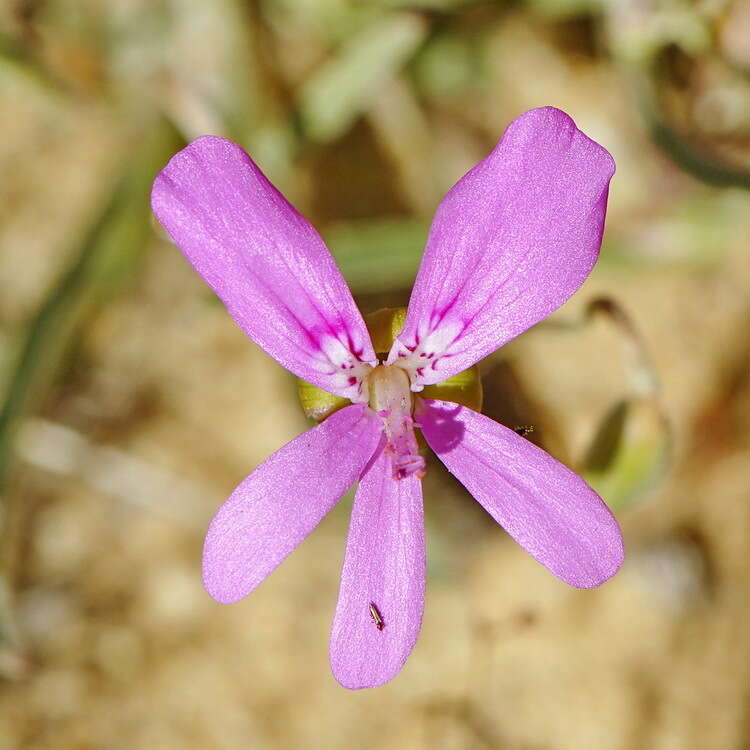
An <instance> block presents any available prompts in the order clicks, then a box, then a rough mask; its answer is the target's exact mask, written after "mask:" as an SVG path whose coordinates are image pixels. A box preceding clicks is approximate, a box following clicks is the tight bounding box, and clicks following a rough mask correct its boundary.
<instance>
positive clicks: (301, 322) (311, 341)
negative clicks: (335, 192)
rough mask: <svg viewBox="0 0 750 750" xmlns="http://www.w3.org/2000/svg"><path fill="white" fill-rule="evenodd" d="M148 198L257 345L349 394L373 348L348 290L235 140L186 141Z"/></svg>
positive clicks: (315, 238)
mask: <svg viewBox="0 0 750 750" xmlns="http://www.w3.org/2000/svg"><path fill="white" fill-rule="evenodd" d="M151 205H152V208H153V211H154V213H155V214H156V217H157V218H158V219H159V221H160V222H161V224H162V225H163V226H164V228H165V229H166V231H167V233H168V234H169V236H170V237H171V238H172V240H173V241H174V242H175V243H176V244H177V245H178V246H179V248H180V249H181V250H182V252H183V253H184V254H185V256H186V257H187V259H188V260H189V261H190V262H191V263H192V264H193V266H194V267H195V269H196V270H197V271H198V273H200V275H201V276H202V277H203V278H204V279H205V280H206V282H207V283H208V284H209V285H210V286H211V287H212V288H213V290H214V291H215V292H216V294H217V295H218V296H219V297H220V298H221V300H222V301H223V302H224V304H225V305H226V306H227V309H228V310H229V312H230V313H231V315H232V317H233V318H234V319H235V320H236V321H237V323H238V325H239V326H240V327H241V328H242V330H243V331H244V332H245V333H246V334H247V335H248V336H249V337H250V338H251V339H252V340H253V341H255V343H256V344H258V346H261V347H262V348H263V349H265V350H266V352H268V353H269V354H270V355H271V356H272V357H274V358H275V359H277V360H278V361H279V362H280V363H281V364H282V365H284V367H286V368H287V369H289V370H291V371H292V372H293V373H294V374H295V375H298V376H299V377H301V378H303V379H305V380H307V381H309V382H311V383H314V384H315V385H317V386H319V387H321V388H323V389H324V390H327V391H330V392H331V393H335V394H337V395H339V396H345V397H347V398H354V399H355V400H357V397H358V394H359V386H360V382H361V378H362V376H363V374H365V373H366V371H367V370H368V369H369V365H365V364H363V363H365V362H369V363H372V362H373V361H374V360H375V354H374V352H373V350H372V344H371V343H370V337H369V334H368V333H367V329H366V327H365V324H364V321H363V320H362V316H361V315H360V313H359V310H357V307H356V305H355V304H354V300H353V299H352V295H351V292H350V291H349V288H348V287H347V285H346V282H345V281H344V279H343V277H342V276H341V273H340V272H339V270H338V268H337V267H336V263H335V262H334V260H333V258H332V257H331V254H330V253H329V252H328V249H327V248H326V246H325V244H324V243H323V240H322V239H321V238H320V236H319V235H318V233H317V232H316V231H315V229H313V227H312V226H311V225H310V224H309V223H308V222H307V221H306V220H305V219H304V218H303V217H302V216H300V214H299V213H297V211H296V210H295V209H294V208H293V207H292V206H291V205H290V204H289V203H288V202H287V200H286V199H285V198H284V196H283V195H281V193H279V191H278V190H276V188H275V187H274V186H273V185H272V184H271V183H270V182H269V181H268V179H266V177H265V175H264V174H263V173H262V172H261V171H260V169H259V168H258V166H257V165H256V164H255V163H254V162H253V160H252V159H251V158H250V157H249V156H248V155H247V154H246V153H245V152H244V151H243V150H242V149H241V148H240V147H239V146H238V145H237V144H236V143H233V142H232V141H229V140H226V139H225V138H218V137H216V136H203V137H202V138H198V139H197V140H195V141H193V142H192V143H191V144H190V145H188V146H187V147H186V148H184V149H183V150H182V151H180V152H179V153H177V154H176V155H175V156H173V157H172V159H170V161H169V163H168V164H167V166H166V167H165V168H164V169H163V170H162V171H161V172H160V173H159V175H158V176H157V178H156V180H155V181H154V186H153V190H152V193H151Z"/></svg>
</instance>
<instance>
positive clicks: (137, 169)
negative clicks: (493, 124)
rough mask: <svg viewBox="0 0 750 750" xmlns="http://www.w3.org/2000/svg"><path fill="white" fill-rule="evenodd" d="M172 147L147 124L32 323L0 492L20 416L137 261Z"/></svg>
mask: <svg viewBox="0 0 750 750" xmlns="http://www.w3.org/2000/svg"><path fill="white" fill-rule="evenodd" d="M174 147H175V135H174V133H173V131H172V129H171V128H170V127H168V126H167V125H165V124H164V123H159V124H158V125H157V126H156V127H153V126H152V129H151V134H150V136H149V138H148V140H147V141H146V142H145V144H144V145H143V146H142V148H141V149H140V150H139V151H138V152H137V153H136V154H135V155H134V156H133V158H131V159H129V160H128V161H127V163H126V164H125V166H124V168H123V172H122V174H121V177H120V179H119V180H118V182H117V185H116V187H115V188H114V190H113V192H112V195H111V197H110V198H109V200H108V201H107V203H106V204H105V205H104V207H103V209H102V211H101V212H100V213H99V215H98V217H97V218H96V220H95V221H94V222H93V224H92V225H91V227H90V228H89V230H88V232H87V233H86V235H85V236H84V238H83V239H82V241H81V245H80V250H79V252H78V254H77V256H76V259H75V260H74V261H73V263H72V264H71V266H70V267H69V268H68V269H67V271H66V272H65V273H64V275H63V276H62V278H61V279H60V281H59V282H58V284H57V286H56V287H55V288H54V289H53V290H52V292H51V293H50V295H49V296H48V297H47V299H46V300H45V301H44V302H43V304H42V306H41V307H40V309H39V310H38V312H37V313H36V315H35V316H34V318H33V320H32V321H31V323H30V325H29V329H28V333H27V335H26V338H25V341H24V343H23V345H22V347H21V350H20V354H19V357H18V361H17V363H16V365H15V368H14V369H13V370H12V371H11V375H10V378H9V380H8V384H7V390H6V394H5V399H4V403H3V406H2V409H1V410H0V491H1V490H2V489H3V487H4V486H5V483H6V482H7V478H8V470H9V466H10V463H11V459H12V446H13V440H14V437H15V434H16V432H17V429H18V427H19V424H20V422H21V420H22V418H23V417H24V416H26V415H27V414H30V413H33V412H34V411H35V410H36V409H37V408H38V407H39V405H40V404H41V402H42V401H43V399H44V395H45V393H46V392H47V390H48V388H49V386H50V385H51V384H52V383H53V382H54V379H55V377H56V375H57V373H58V371H59V368H60V365H61V363H62V361H63V359H64V355H65V353H66V351H67V350H68V348H69V346H70V344H71V342H72V340H73V338H74V335H75V333H76V331H77V330H78V328H79V326H80V324H81V323H82V322H83V321H84V320H85V319H86V318H87V317H88V316H89V315H90V314H91V312H92V311H93V310H94V308H95V305H96V304H97V303H99V302H100V301H102V300H103V299H105V298H106V297H107V295H108V294H111V293H112V292H113V291H114V290H115V289H116V288H117V287H118V286H119V285H120V284H121V283H122V282H123V280H124V279H125V278H127V277H128V276H129V274H130V272H131V271H132V270H133V268H134V266H135V264H136V262H137V260H138V258H139V257H140V254H141V251H142V250H143V248H144V246H145V243H146V239H147V236H148V233H149V231H150V227H149V216H150V207H149V201H148V195H149V189H150V184H151V181H152V180H153V177H154V174H156V172H157V171H158V169H159V168H160V167H161V166H162V165H163V163H164V161H165V160H166V159H167V157H168V156H169V154H171V153H172V152H173V150H174Z"/></svg>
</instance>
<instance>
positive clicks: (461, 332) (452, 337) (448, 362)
mask: <svg viewBox="0 0 750 750" xmlns="http://www.w3.org/2000/svg"><path fill="white" fill-rule="evenodd" d="M614 169H615V167H614V162H613V161H612V157H611V156H610V155H609V153H608V152H607V151H606V150H605V149H604V148H602V147H601V146H600V145H599V144H597V143H595V142H594V141H592V140H590V139H589V138H587V137H586V136H585V135H584V134H583V133H582V132H581V131H580V130H578V129H577V128H576V126H575V123H574V122H573V120H571V119H570V117H568V115H566V114H565V113H564V112H561V111H560V110H558V109H554V108H553V107H544V108H542V109H534V110H531V111H530V112H527V113H526V114H524V115H521V116H520V117H519V118H518V119H516V120H515V121H514V122H512V123H511V124H510V125H509V126H508V129H507V130H506V131H505V135H504V136H503V137H502V139H501V140H500V142H499V143H498V145H497V146H496V147H495V149H494V150H493V151H492V153H491V154H490V155H489V156H488V157H487V158H486V159H485V160H484V161H482V162H480V163H479V164H478V165H477V166H476V167H474V168H473V169H472V170H471V171H470V172H468V174H466V175H465V176H464V177H463V178H462V179H461V180H460V181H459V182H458V183H457V184H456V185H455V186H454V187H453V188H452V189H451V191H450V192H449V193H448V194H447V195H446V196H445V198H444V199H443V201H442V202H441V204H440V206H439V207H438V210H437V212H436V214H435V218H434V220H433V223H432V228H431V230H430V235H429V238H428V240H427V249H426V251H425V255H424V258H423V259H422V265H421V267H420V269H419V274H418V275H417V280H416V283H415V284H414V289H413V291H412V295H411V300H410V302H409V310H408V314H407V317H406V323H405V325H404V329H403V331H402V332H401V334H400V335H399V336H398V338H397V339H396V341H395V342H394V345H393V349H392V350H391V354H390V357H389V359H388V363H389V364H392V363H393V362H394V361H395V360H396V359H398V358H399V357H401V358H403V366H404V367H406V368H408V369H410V370H411V371H412V378H413V384H414V385H415V386H416V387H415V390H417V389H418V387H419V386H423V385H430V384H432V383H438V382H440V381H441V380H445V379H446V378H448V377H450V376H451V375H455V374H456V373H458V372H461V371H462V370H465V369H467V368H468V367H470V366H471V365H473V364H474V363H475V362H477V361H478V360H480V359H482V358H483V357H486V356H487V355H488V354H490V353H491V352H493V351H494V350H495V349H497V348H499V347H500V346H502V345H503V344H504V343H506V342H507V341H509V340H510V339H512V338H513V337H514V336H517V335H518V334H519V333H521V332H522V331H524V330H526V329H527V328H528V327H529V326H532V325H534V324H535V323H537V322H539V321H540V320H542V319H543V318H545V317H546V316H547V315H549V314H550V313H551V312H552V311H554V310H556V309H557V308H558V307H559V306H560V305H562V304H563V303H564V302H565V301H566V300H567V299H568V298H569V297H570V296H571V295H572V294H573V293H574V292H575V291H576V290H577V289H578V288H579V287H580V286H581V284H582V283H583V282H584V280H585V279H586V277H587V276H588V275H589V273H590V271H591V269H592V267H593V265H594V263H595V261H596V259H597V256H598V254H599V248H600V245H601V239H602V232H603V229H604V214H605V211H606V207H607V191H608V186H609V180H610V178H611V177H612V174H613V173H614Z"/></svg>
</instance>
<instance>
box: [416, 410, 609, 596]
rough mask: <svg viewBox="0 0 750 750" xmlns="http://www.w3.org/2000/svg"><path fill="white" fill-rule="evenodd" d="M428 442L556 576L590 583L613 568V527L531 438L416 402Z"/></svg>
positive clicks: (593, 498)
mask: <svg viewBox="0 0 750 750" xmlns="http://www.w3.org/2000/svg"><path fill="white" fill-rule="evenodd" d="M418 421H419V425H420V427H421V428H422V432H423V433H424V436H425V438H426V440H427V442H428V443H429V445H430V447H431V448H432V449H433V450H434V451H435V453H437V455H438V456H439V458H440V460H441V461H442V462H443V463H444V464H445V465H446V466H447V467H448V471H450V472H451V474H454V475H455V476H456V477H457V478H458V479H459V481H460V482H461V483H462V484H463V485H464V486H465V487H466V489H467V490H469V492H471V494H472V495H473V496H474V497H475V498H476V499H477V500H478V501H479V502H480V503H481V504H482V505H483V506H484V508H485V510H487V512H488V513H489V514H490V515H491V516H492V517H493V518H494V519H495V520H496V521H497V522H498V523H499V524H501V525H502V526H503V528H504V529H505V530H506V531H507V532H508V533H509V534H510V535H511V536H512V537H513V538H514V539H515V540H516V541H517V542H518V543H519V544H520V545H521V546H522V547H523V548H524V549H525V550H526V551H527V552H529V553H530V554H531V555H532V556H533V557H534V558H536V559H537V560H538V561H539V562H540V563H542V565H544V566H546V567H547V568H549V569H550V570H551V571H552V572H553V573H554V574H555V575H556V576H557V577H558V578H561V579H562V580H563V581H565V582H566V583H569V584H570V585H571V586H577V587H578V588H593V587H594V586H598V585H599V584H601V583H604V581H606V580H607V579H608V578H611V577H612V576H613V575H614V574H615V573H616V572H617V571H618V569H619V568H620V565H621V564H622V559H623V544H622V534H621V533H620V527H619V526H618V524H617V521H616V520H615V518H614V516H613V515H612V513H611V512H610V510H609V508H608V507H607V506H606V505H605V504H604V502H603V501H602V500H601V498H600V497H599V496H598V495H597V494H596V493H595V492H594V490H592V489H591V487H589V486H588V485H587V484H586V483H585V482H584V481H583V479H581V478H580V477H579V476H578V475H576V474H575V473H573V472H572V471H571V470H570V469H568V468H566V467H565V466H563V465H562V464H561V463H559V462H558V461H556V460H555V459H554V458H552V456H550V455H549V454H547V453H545V452H544V451H543V450H542V449H541V448H538V447H537V446H536V445H534V444H533V443H531V442H529V441H528V440H526V439H524V438H522V437H521V436H520V435H517V434H516V433H515V432H514V431H513V430H510V429H508V428H507V427H503V425H501V424H498V423H497V422H494V421H493V420H491V419H489V418H488V417H485V416H483V415H482V414H477V413H476V412H474V411H471V409H467V408H465V407H463V406H459V405H458V404H453V403H450V402H448V401H430V400H425V401H423V402H422V406H421V409H420V411H419V414H418Z"/></svg>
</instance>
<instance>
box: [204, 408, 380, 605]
mask: <svg viewBox="0 0 750 750" xmlns="http://www.w3.org/2000/svg"><path fill="white" fill-rule="evenodd" d="M381 434H382V428H381V425H380V424H379V420H378V419H377V417H374V416H373V414H372V412H370V411H369V409H367V407H366V406H365V405H364V404H355V405H352V406H347V407H345V408H344V409H341V410H340V411H337V412H336V413H335V414H332V415H331V416H330V417H329V418H328V419H327V420H326V421H325V422H323V423H322V424H319V425H318V426H317V427H313V428H312V429H311V430H308V431H307V432H305V433H303V434H302V435H300V436H299V437H297V438H295V439H294V440H292V441H291V442H290V443H287V444H286V445H285V446H284V447H283V448H281V449H280V450H278V451H277V452H276V453H274V454H273V455H272V456H271V457H270V458H268V459H266V461H264V462H263V463H262V464H261V465H260V466H259V467H258V468H257V469H256V470H255V471H254V472H253V473H252V474H250V476H249V477H247V478H246V479H245V480H244V481H243V482H242V483H241V484H240V485H239V486H238V487H237V489H235V491H234V492H233V493H232V494H231V496H230V497H229V499H228V500H227V501H226V502H225V503H224V505H222V506H221V508H220V509H219V512H218V513H217V514H216V516H214V519H213V521H212V522H211V526H210V527H209V529H208V533H207V534H206V541H205V543H204V546H203V583H204V585H205V587H206V591H208V593H209V594H210V595H211V596H212V597H213V598H214V599H216V601H218V602H223V603H226V604H229V603H231V602H236V601H239V600H240V599H242V598H243V597H245V596H247V595H248V594H249V593H250V592H251V591H252V590H253V589H254V588H255V587H256V586H257V585H258V584H259V583H260V582H261V581H262V580H263V579H264V578H265V577H266V576H267V575H268V574H269V573H270V572H271V571H272V570H273V569H274V568H275V567H276V566H277V565H278V564H279V563H280V562H281V561H282V560H283V559H284V558H285V557H286V556H287V555H288V554H289V553H290V552H291V551H292V550H293V549H294V548H295V547H296V546H297V545H298V544H299V543H300V542H301V541H302V540H303V539H304V538H305V537H306V536H307V535H308V534H309V533H310V532H311V531H312V530H313V529H314V528H315V527H316V526H317V525H318V523H320V521H321V519H322V518H323V516H325V514H326V513H328V511H329V510H331V508H332V507H333V506H334V505H335V504H336V501H337V500H338V499H339V498H340V497H341V496H342V495H343V494H344V493H345V492H346V491H347V490H348V489H349V487H351V486H352V484H354V482H355V481H356V480H357V478H358V476H359V474H360V473H361V471H362V469H363V467H364V466H365V465H366V464H367V462H368V461H369V460H370V458H371V457H372V455H373V453H374V452H375V450H376V448H377V446H378V442H379V440H380V436H381Z"/></svg>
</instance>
